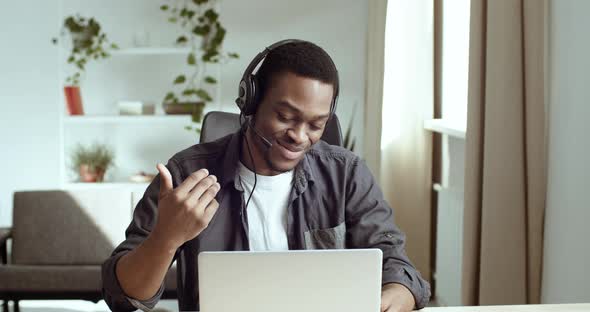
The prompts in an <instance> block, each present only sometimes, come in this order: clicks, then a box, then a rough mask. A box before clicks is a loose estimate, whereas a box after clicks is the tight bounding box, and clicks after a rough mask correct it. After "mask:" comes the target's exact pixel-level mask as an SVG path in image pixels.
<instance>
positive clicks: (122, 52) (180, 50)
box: [110, 47, 190, 56]
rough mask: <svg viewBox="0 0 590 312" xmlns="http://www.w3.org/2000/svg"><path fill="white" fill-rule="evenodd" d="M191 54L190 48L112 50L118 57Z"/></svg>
mask: <svg viewBox="0 0 590 312" xmlns="http://www.w3.org/2000/svg"><path fill="white" fill-rule="evenodd" d="M189 52H190V49H189V48H175V47H143V48H125V49H119V50H112V51H110V53H111V54H112V55H113V56H116V55H179V54H187V55H188V53H189Z"/></svg>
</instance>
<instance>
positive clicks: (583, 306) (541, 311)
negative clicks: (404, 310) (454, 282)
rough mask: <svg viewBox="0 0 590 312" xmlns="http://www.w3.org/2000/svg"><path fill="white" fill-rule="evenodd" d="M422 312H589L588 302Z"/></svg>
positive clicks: (441, 309)
mask: <svg viewBox="0 0 590 312" xmlns="http://www.w3.org/2000/svg"><path fill="white" fill-rule="evenodd" d="M422 311H424V312H467V311H474V312H558V311H559V312H581V311H584V312H590V303H579V304H529V305H504V306H477V307H475V306H474V307H432V308H424V309H423V310H422Z"/></svg>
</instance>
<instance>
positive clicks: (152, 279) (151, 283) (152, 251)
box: [115, 235, 176, 300]
mask: <svg viewBox="0 0 590 312" xmlns="http://www.w3.org/2000/svg"><path fill="white" fill-rule="evenodd" d="M175 251H176V249H175V248H173V247H170V246H166V243H165V242H163V241H161V240H158V239H157V238H155V237H153V236H152V235H150V236H149V237H148V238H147V239H146V240H145V241H144V242H143V243H141V244H140V245H139V246H137V248H135V249H133V250H132V251H130V252H129V253H127V254H126V255H124V256H123V257H121V259H119V261H118V262H117V265H116V269H115V271H116V275H117V280H118V281H119V284H120V285H121V288H122V289H123V291H124V292H125V294H126V295H127V296H129V297H131V298H133V299H137V300H147V299H150V298H152V297H153V296H154V295H155V294H156V293H157V292H158V290H159V289H160V286H161V285H162V282H163V281H164V277H165V276H166V273H167V272H168V268H169V266H170V263H171V262H172V259H173V258H174V253H175Z"/></svg>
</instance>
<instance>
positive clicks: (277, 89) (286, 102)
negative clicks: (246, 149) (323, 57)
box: [253, 72, 334, 173]
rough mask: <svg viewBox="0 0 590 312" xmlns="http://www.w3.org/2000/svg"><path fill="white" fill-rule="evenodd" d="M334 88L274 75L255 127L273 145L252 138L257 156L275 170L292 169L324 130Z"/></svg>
mask: <svg viewBox="0 0 590 312" xmlns="http://www.w3.org/2000/svg"><path fill="white" fill-rule="evenodd" d="M333 92H334V88H333V87H332V85H331V84H328V83H324V82H321V81H319V80H316V79H313V78H305V77H301V76H297V75H295V74H293V73H289V72H286V73H281V74H277V75H275V76H274V77H273V79H272V81H271V82H270V86H269V89H268V90H267V92H266V94H265V96H264V98H263V99H262V102H261V103H260V106H259V108H258V111H257V112H256V115H255V117H254V126H255V127H256V129H257V130H258V131H259V132H260V133H261V134H262V135H263V136H264V137H265V138H266V139H268V140H270V141H271V143H272V147H270V148H268V147H266V146H265V145H264V144H263V143H262V140H261V139H260V138H258V137H257V136H255V135H254V136H253V137H255V141H256V143H257V144H255V146H256V148H257V153H256V154H257V155H262V157H263V158H264V160H265V162H266V165H267V166H268V167H269V168H268V169H271V170H272V171H274V172H279V173H280V172H285V171H289V170H292V169H293V168H295V166H296V165H297V164H298V163H299V161H301V159H302V158H303V156H304V154H305V152H307V151H308V150H309V149H310V148H311V147H312V145H313V144H314V143H316V142H317V141H319V139H320V138H321V137H322V134H323V133H324V127H325V125H326V122H327V121H328V118H329V117H330V108H331V104H332V97H333Z"/></svg>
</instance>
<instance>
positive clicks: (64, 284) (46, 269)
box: [0, 265, 176, 293]
mask: <svg viewBox="0 0 590 312" xmlns="http://www.w3.org/2000/svg"><path fill="white" fill-rule="evenodd" d="M0 281H2V282H1V283H0V292H16V291H21V292H44V293H47V292H66V291H68V292H69V291H80V292H83V291H97V292H100V291H101V288H102V282H101V267H100V266H98V265H0ZM165 282H166V289H167V290H175V289H176V267H175V266H174V267H172V268H170V270H169V271H168V274H167V275H166V279H165Z"/></svg>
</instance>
